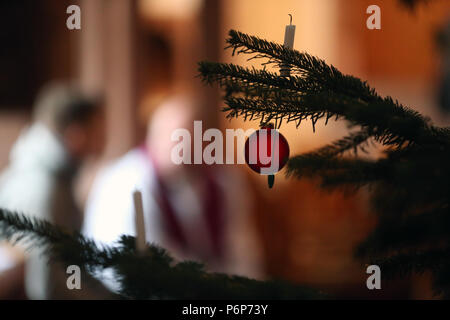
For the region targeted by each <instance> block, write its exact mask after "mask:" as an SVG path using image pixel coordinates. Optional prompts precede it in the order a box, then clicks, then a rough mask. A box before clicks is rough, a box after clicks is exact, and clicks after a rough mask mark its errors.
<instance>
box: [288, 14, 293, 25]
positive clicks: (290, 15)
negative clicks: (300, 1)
mask: <svg viewBox="0 0 450 320" xmlns="http://www.w3.org/2000/svg"><path fill="white" fill-rule="evenodd" d="M288 16H289V17H290V22H289V24H290V25H292V14H290V13H288Z"/></svg>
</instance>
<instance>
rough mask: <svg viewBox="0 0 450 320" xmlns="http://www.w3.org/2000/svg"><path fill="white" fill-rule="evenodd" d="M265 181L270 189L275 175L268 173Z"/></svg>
mask: <svg viewBox="0 0 450 320" xmlns="http://www.w3.org/2000/svg"><path fill="white" fill-rule="evenodd" d="M267 183H268V185H269V189H272V187H273V185H274V183H275V175H273V174H269V175H268V176H267Z"/></svg>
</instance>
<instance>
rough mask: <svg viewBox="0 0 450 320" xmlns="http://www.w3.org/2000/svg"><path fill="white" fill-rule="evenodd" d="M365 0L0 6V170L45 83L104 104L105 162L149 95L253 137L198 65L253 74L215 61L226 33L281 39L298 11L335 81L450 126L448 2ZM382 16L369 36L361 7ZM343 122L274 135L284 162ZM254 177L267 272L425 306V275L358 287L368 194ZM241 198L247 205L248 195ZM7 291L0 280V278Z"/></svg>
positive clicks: (21, 2)
mask: <svg viewBox="0 0 450 320" xmlns="http://www.w3.org/2000/svg"><path fill="white" fill-rule="evenodd" d="M376 2H377V1H367V0H351V1H348V0H316V1H311V0H283V1H273V0H272V1H271V0H246V1H238V0H80V1H76V0H70V1H69V0H39V1H34V0H29V1H27V0H2V1H1V2H0V17H1V18H0V46H1V49H0V168H2V167H4V166H5V165H6V164H7V162H8V152H9V150H10V148H11V146H12V144H13V142H14V140H15V139H16V138H17V136H18V134H19V132H20V130H21V129H22V128H23V126H24V125H26V124H27V123H28V122H29V120H30V115H31V108H32V104H33V100H34V98H35V95H36V93H37V92H38V90H39V89H40V88H41V87H42V86H43V85H44V84H45V83H47V82H48V81H50V80H54V79H72V80H77V81H78V82H79V83H80V84H81V85H82V87H83V88H84V89H85V90H86V91H92V92H97V91H101V92H103V93H104V96H105V105H106V106H107V109H106V112H107V114H106V116H107V123H108V131H107V136H108V144H107V148H106V150H105V153H104V156H103V158H102V160H101V161H103V162H104V161H107V160H109V159H112V158H115V157H118V156H120V155H122V154H123V153H124V152H126V151H127V150H128V149H130V148H131V147H133V146H135V145H136V144H137V143H138V142H139V141H140V140H141V139H142V138H143V135H144V134H145V127H146V123H147V117H148V115H149V114H150V113H151V112H152V109H153V108H154V103H153V101H154V100H155V97H158V95H166V94H178V93H182V94H190V95H195V96H196V97H197V98H198V101H199V105H202V106H204V107H201V108H200V118H201V119H202V120H203V122H204V130H205V128H206V127H217V128H220V129H225V128H257V126H258V124H257V123H256V122H248V123H247V122H246V123H244V122H242V121H240V120H233V121H231V122H228V121H227V120H226V119H225V117H224V115H223V114H222V113H221V112H220V106H221V102H220V93H219V92H218V91H217V90H216V89H214V88H211V87H206V86H203V84H201V82H200V80H199V79H198V78H195V76H196V75H197V62H198V61H200V60H212V61H227V62H233V63H238V64H243V65H251V63H249V62H247V61H246V58H247V57H245V56H238V57H233V58H232V57H231V53H230V52H229V51H224V50H223V48H224V47H225V42H224V40H225V38H226V34H227V32H228V30H229V29H231V28H233V29H237V30H240V31H242V32H245V33H249V34H253V35H256V36H259V37H261V38H265V39H268V40H272V41H276V42H282V41H283V35H284V27H285V25H286V24H288V23H289V18H288V13H290V14H292V15H293V24H295V25H296V26H297V27H296V28H297V29H296V36H295V45H294V48H295V49H297V50H301V51H307V52H309V53H311V54H313V55H317V56H319V57H321V58H323V59H325V60H326V61H327V62H328V63H330V64H333V65H335V66H336V67H337V68H338V69H340V70H341V71H343V72H344V73H348V74H353V75H355V76H358V77H361V78H363V79H367V80H368V82H369V84H370V85H371V86H373V87H375V88H377V90H378V92H379V93H380V94H382V95H391V96H393V97H394V98H396V99H398V100H399V101H400V102H402V103H403V104H405V105H407V106H410V107H412V108H415V109H416V110H418V111H420V112H422V113H424V114H426V115H428V116H430V117H431V118H432V120H433V121H434V122H435V123H436V124H438V125H448V124H449V122H450V121H449V120H450V117H449V116H448V114H447V113H446V111H445V110H444V109H443V108H441V107H440V105H439V98H438V97H439V89H440V88H441V79H442V77H443V71H444V67H443V66H444V60H445V55H443V54H442V52H441V51H440V49H439V46H438V45H437V41H436V38H437V34H438V33H439V31H440V30H443V29H444V28H445V27H446V25H447V24H448V23H449V19H450V2H449V1H445V0H443V1H430V2H429V4H427V5H419V6H418V7H417V8H416V9H415V10H414V11H412V10H409V9H407V8H405V7H404V6H402V5H400V4H399V3H398V2H397V1H383V2H381V1H378V2H379V3H376ZM71 4H77V5H79V6H80V7H81V11H82V16H81V24H82V28H81V30H72V31H71V30H68V29H67V28H66V19H67V17H68V14H66V8H67V7H68V6H69V5H71ZM371 4H378V5H379V6H380V8H381V27H382V29H381V30H368V29H367V28H366V19H367V17H368V15H367V14H366V13H365V12H366V8H367V7H368V6H369V5H371ZM345 130H346V127H345V125H343V124H341V123H339V124H337V123H332V124H329V125H327V126H326V127H325V126H324V125H323V124H319V125H318V126H317V127H316V133H313V132H312V128H311V125H310V124H309V123H308V124H304V125H302V127H301V128H300V129H299V130H297V129H296V128H295V126H294V125H290V124H288V125H284V126H283V127H282V128H281V132H282V133H283V134H284V135H285V136H286V137H287V139H288V141H289V143H290V146H291V155H294V154H298V153H300V152H304V151H308V150H311V149H314V148H316V147H318V146H320V145H322V144H324V143H326V142H329V141H331V140H334V139H335V138H337V137H340V136H341V135H342V134H343V133H344V132H345ZM101 163H102V162H98V161H96V162H92V163H88V164H87V165H86V166H85V168H84V169H83V173H82V175H81V177H80V178H79V183H78V188H77V190H78V199H79V202H80V203H81V204H83V203H84V201H85V199H86V195H87V194H88V192H89V188H90V183H91V181H92V178H93V176H94V174H95V172H96V170H97V168H98V167H99V166H100V165H101ZM239 169H240V170H241V171H242V174H243V175H245V177H246V179H248V181H250V186H251V189H252V191H253V192H252V196H249V197H251V199H249V200H250V201H251V202H252V203H253V209H252V212H251V215H252V217H253V223H254V224H255V226H256V227H257V230H258V235H259V238H260V240H261V241H260V242H261V246H262V251H263V253H264V255H263V256H264V259H263V264H264V265H263V269H264V270H265V274H266V275H267V276H270V277H281V278H284V279H288V280H291V281H296V282H299V283H305V284H309V285H312V286H315V287H319V288H323V289H324V290H326V291H327V292H330V293H332V294H336V295H338V296H340V297H361V298H431V297H432V295H431V290H430V285H429V279H428V276H427V275H426V274H425V275H421V276H418V275H417V276H413V277H411V278H409V279H404V280H401V281H396V282H391V283H387V284H386V285H385V286H384V287H383V290H381V292H370V291H368V290H367V289H366V287H365V279H366V274H365V268H364V266H362V265H361V264H360V263H359V262H358V261H357V260H355V259H354V258H353V249H354V247H355V245H357V244H358V242H359V241H361V240H362V239H364V237H365V236H366V235H367V234H368V232H369V231H370V230H371V229H372V228H373V226H374V223H375V220H374V217H373V216H372V214H371V212H370V208H369V206H368V204H367V198H368V192H367V191H366V190H361V191H360V192H358V193H357V194H355V195H344V194H342V193H339V192H333V193H329V192H326V191H323V190H320V189H318V188H317V186H316V183H315V181H307V180H300V181H296V180H292V179H290V180H287V179H285V178H284V177H283V174H279V175H278V176H277V182H276V185H275V188H274V189H273V190H268V189H267V187H266V181H265V179H264V178H263V177H261V176H258V175H256V174H254V173H253V172H251V171H250V170H249V169H248V168H247V167H246V166H244V165H242V166H239ZM245 196H246V195H243V197H245ZM22 259H23V257H22V253H21V252H20V251H19V250H18V249H14V248H11V247H10V246H8V245H7V244H5V243H1V245H0V298H14V297H22V296H21V294H22V293H21V292H22V291H21V288H19V287H17V286H16V285H13V284H11V285H9V284H8V279H11V274H15V275H17V274H20V272H21V270H20V268H12V267H13V266H14V265H19V264H20V261H21V260H22ZM2 281H3V282H2Z"/></svg>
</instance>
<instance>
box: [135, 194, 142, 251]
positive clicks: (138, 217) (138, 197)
mask: <svg viewBox="0 0 450 320" xmlns="http://www.w3.org/2000/svg"><path fill="white" fill-rule="evenodd" d="M133 202H134V212H135V224H136V249H137V250H138V251H139V252H142V251H144V250H145V224H144V205H143V204H142V193H141V192H140V191H138V190H136V191H134V192H133Z"/></svg>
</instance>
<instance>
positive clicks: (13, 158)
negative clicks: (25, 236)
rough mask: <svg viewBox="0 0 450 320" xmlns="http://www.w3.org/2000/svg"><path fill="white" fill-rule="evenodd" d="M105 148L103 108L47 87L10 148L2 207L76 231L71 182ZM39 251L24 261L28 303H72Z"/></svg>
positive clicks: (56, 268) (58, 270)
mask: <svg viewBox="0 0 450 320" xmlns="http://www.w3.org/2000/svg"><path fill="white" fill-rule="evenodd" d="M103 145H104V117H103V106H102V104H101V102H100V101H96V100H94V99H91V98H88V97H87V96H84V95H83V94H81V92H80V91H79V90H78V89H77V88H75V87H74V86H71V85H66V84H61V83H58V84H51V85H49V86H47V87H45V88H44V89H43V90H42V92H41V93H40V94H39V96H38V98H37V99H36V103H35V108H34V114H33V122H32V124H31V125H30V126H28V127H27V128H25V129H24V130H23V132H22V133H21V135H20V136H19V138H18V139H17V141H16V143H15V144H14V146H13V148H12V150H11V153H10V158H9V163H8V166H7V167H6V169H5V170H3V172H2V173H1V175H0V206H1V207H3V208H7V209H10V210H13V211H17V212H23V213H25V214H28V215H29V216H33V217H37V218H40V219H45V220H48V221H50V222H52V223H54V224H56V225H58V226H61V227H64V228H66V229H67V230H79V229H80V228H81V223H82V218H83V216H82V211H80V210H79V208H78V207H77V205H76V203H75V200H74V191H73V182H74V178H75V176H76V174H77V169H78V168H79V166H80V164H81V163H82V162H83V161H84V160H85V159H86V158H87V157H89V156H94V155H99V154H100V152H101V151H102V149H103ZM40 254H41V253H40V252H32V253H31V254H30V255H29V257H28V258H27V260H26V262H25V289H26V294H27V296H28V298H31V299H51V298H58V299H61V298H73V297H75V296H74V295H73V292H72V293H71V292H70V291H69V290H68V289H67V287H66V278H67V276H66V274H65V268H63V266H62V265H60V264H56V263H50V264H47V259H46V258H45V257H42V256H40Z"/></svg>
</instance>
